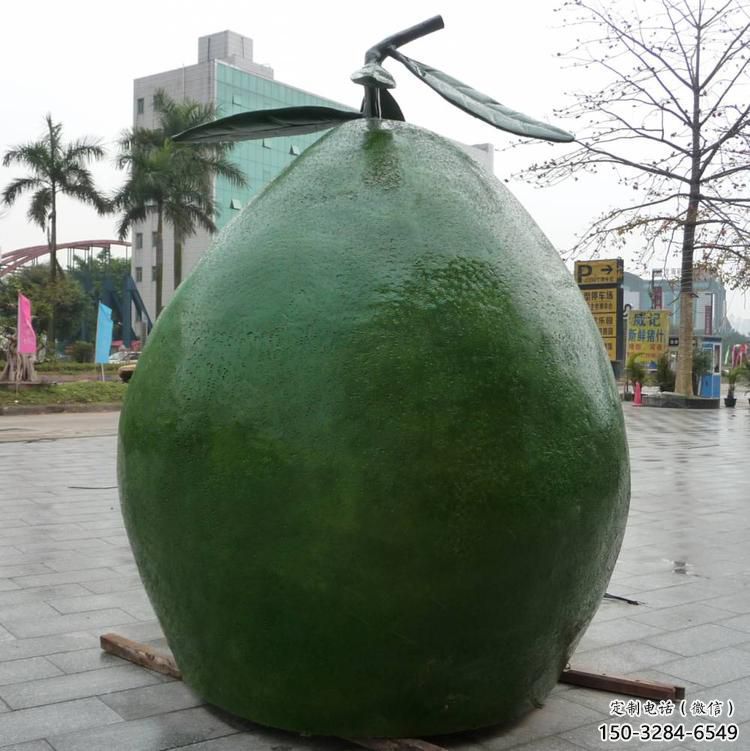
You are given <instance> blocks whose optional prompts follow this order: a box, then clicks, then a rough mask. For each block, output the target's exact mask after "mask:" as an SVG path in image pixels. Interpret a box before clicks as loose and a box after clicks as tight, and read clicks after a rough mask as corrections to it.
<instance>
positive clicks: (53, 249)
mask: <svg viewBox="0 0 750 751" xmlns="http://www.w3.org/2000/svg"><path fill="white" fill-rule="evenodd" d="M51 191H52V211H51V212H50V231H49V266H50V270H49V276H50V281H51V283H52V290H53V294H52V304H51V305H50V311H49V331H48V332H47V341H49V342H50V346H51V347H52V355H53V357H54V356H55V355H56V354H57V340H56V338H55V285H56V282H57V195H56V185H55V183H54V181H53V182H52V186H51Z"/></svg>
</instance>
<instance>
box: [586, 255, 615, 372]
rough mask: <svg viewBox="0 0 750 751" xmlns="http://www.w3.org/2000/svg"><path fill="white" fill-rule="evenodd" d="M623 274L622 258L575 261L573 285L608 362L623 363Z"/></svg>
mask: <svg viewBox="0 0 750 751" xmlns="http://www.w3.org/2000/svg"><path fill="white" fill-rule="evenodd" d="M623 274H624V269H623V262H622V259H621V258H613V259H610V260H605V261H576V264H575V278H576V282H578V287H579V289H580V290H581V294H582V295H583V299H584V300H585V301H586V304H587V305H588V306H589V310H590V311H591V315H592V317H593V319H594V321H595V323H596V326H597V328H598V329H599V333H600V334H601V336H602V342H604V348H605V349H606V350H607V356H608V357H609V359H610V361H611V362H616V361H618V360H619V361H622V360H623V359H624V356H623V349H624V338H623V320H622V318H623V316H622V308H623V292H622V280H623Z"/></svg>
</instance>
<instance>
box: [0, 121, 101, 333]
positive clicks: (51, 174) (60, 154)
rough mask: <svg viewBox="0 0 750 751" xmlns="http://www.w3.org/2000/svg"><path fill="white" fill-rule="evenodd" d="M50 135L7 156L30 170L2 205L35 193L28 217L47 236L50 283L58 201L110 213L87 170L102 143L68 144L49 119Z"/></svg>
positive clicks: (54, 272) (51, 327) (59, 126)
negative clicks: (67, 199)
mask: <svg viewBox="0 0 750 751" xmlns="http://www.w3.org/2000/svg"><path fill="white" fill-rule="evenodd" d="M45 121H46V123H47V132H46V133H45V135H44V136H42V138H41V139H39V140H38V141H34V142H32V143H27V144H24V145H21V146H16V147H14V148H12V149H9V150H8V151H6V152H5V155H4V156H3V166H4V167H9V166H11V165H13V164H18V165H21V166H24V167H27V168H28V169H29V170H30V174H29V176H28V177H19V178H16V179H15V180H12V181H11V182H10V183H9V184H8V185H7V186H6V187H5V189H4V190H3V193H2V202H3V203H4V204H5V205H6V206H12V205H13V204H14V203H15V201H16V199H17V198H18V197H19V196H20V195H22V194H23V193H26V192H32V193H33V195H32V197H31V204H30V206H29V211H28V217H29V219H30V220H31V221H32V222H33V223H34V224H38V225H39V226H40V227H41V228H42V229H43V230H46V232H47V243H48V245H49V252H50V281H51V282H52V284H54V283H55V281H56V278H57V270H58V263H57V197H58V195H66V196H71V197H72V198H77V199H78V200H79V201H82V202H83V203H88V204H90V205H92V206H93V207H94V208H96V210H97V211H98V212H99V213H100V214H106V213H107V212H108V211H109V210H110V206H109V203H108V202H107V201H106V200H105V199H104V198H103V197H102V196H101V195H100V194H99V192H98V191H97V190H96V188H95V187H94V180H93V178H92V176H91V172H90V171H89V169H88V168H87V167H86V165H87V163H88V162H89V161H91V160H97V159H101V158H102V157H103V156H104V150H103V149H102V148H101V146H99V144H98V142H95V141H89V140H86V139H79V140H77V141H74V142H73V143H64V142H63V139H62V124H61V123H55V122H53V121H52V115H51V114H47V115H46V117H45ZM54 320H55V319H54V311H53V313H52V315H51V316H50V324H49V332H48V339H49V341H50V342H51V343H53V345H54V341H55V323H54Z"/></svg>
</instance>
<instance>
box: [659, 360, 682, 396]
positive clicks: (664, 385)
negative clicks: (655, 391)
mask: <svg viewBox="0 0 750 751" xmlns="http://www.w3.org/2000/svg"><path fill="white" fill-rule="evenodd" d="M676 380H677V374H676V373H675V372H674V370H672V367H671V364H670V360H669V354H668V353H667V352H664V353H663V354H662V356H661V357H660V358H659V359H658V360H657V361H656V382H657V384H658V385H659V391H674V384H675V381H676Z"/></svg>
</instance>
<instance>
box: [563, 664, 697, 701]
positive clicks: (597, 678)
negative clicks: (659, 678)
mask: <svg viewBox="0 0 750 751" xmlns="http://www.w3.org/2000/svg"><path fill="white" fill-rule="evenodd" d="M560 683H570V684H571V685H573V686H582V687H583V688H593V689H596V690H598V691H609V692H611V693H613V694H625V695H626V696H639V697H641V698H643V699H654V700H656V701H659V700H661V699H670V700H671V701H673V702H678V701H681V700H682V699H684V698H685V688H684V686H672V685H670V684H668V683H657V682H656V681H636V680H632V679H630V678H617V677H615V676H612V675H604V674H603V673H602V674H600V673H586V672H584V671H583V670H570V669H566V670H563V672H562V675H561V676H560Z"/></svg>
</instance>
